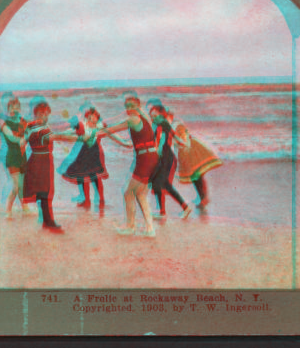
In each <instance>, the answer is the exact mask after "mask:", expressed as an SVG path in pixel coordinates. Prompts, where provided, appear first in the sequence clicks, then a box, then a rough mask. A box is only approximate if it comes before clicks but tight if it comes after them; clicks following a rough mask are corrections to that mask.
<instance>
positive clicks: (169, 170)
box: [149, 105, 192, 219]
mask: <svg viewBox="0 0 300 348" xmlns="http://www.w3.org/2000/svg"><path fill="white" fill-rule="evenodd" d="M149 114H150V116H151V119H152V121H153V123H155V124H156V126H157V127H156V131H155V136H156V143H157V147H158V154H159V157H160V161H159V165H158V168H157V172H156V174H155V175H154V177H153V179H152V189H153V192H154V194H155V195H156V197H157V199H158V203H159V208H160V212H159V214H156V215H155V217H157V218H161V217H164V216H165V215H166V207H165V192H168V193H169V194H170V195H171V197H172V198H174V199H175V201H176V202H177V203H178V204H180V206H181V208H182V209H183V211H182V213H181V217H182V218H183V219H186V218H187V217H188V216H189V214H190V213H191V211H192V209H191V208H190V207H189V206H188V204H187V203H186V202H185V201H184V199H183V198H182V197H181V195H180V194H179V193H178V191H177V190H176V189H175V188H174V186H173V185H172V182H173V179H174V174H175V170H176V167H177V159H176V157H175V155H174V153H173V151H172V148H171V146H172V141H173V138H175V140H176V141H178V142H180V143H182V145H184V142H183V141H182V140H181V139H180V138H178V137H177V136H176V134H175V132H174V130H173V129H172V127H171V125H170V123H169V122H168V120H167V116H168V115H167V112H166V110H165V108H164V106H162V105H154V106H153V107H152V108H151V110H150V112H149Z"/></svg>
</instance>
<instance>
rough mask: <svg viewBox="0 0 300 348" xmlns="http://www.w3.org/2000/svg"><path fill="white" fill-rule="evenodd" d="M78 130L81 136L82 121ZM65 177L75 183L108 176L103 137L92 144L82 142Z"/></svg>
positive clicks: (82, 130) (82, 129)
mask: <svg viewBox="0 0 300 348" xmlns="http://www.w3.org/2000/svg"><path fill="white" fill-rule="evenodd" d="M77 130H78V131H77V134H78V135H79V136H81V135H83V134H84V132H85V131H84V127H83V125H82V123H80V124H79V125H78V127H77ZM63 178H64V179H66V180H68V181H70V182H72V183H74V184H78V183H83V182H90V181H97V180H98V179H107V178H108V173H107V170H106V166H105V157H104V152H103V149H102V146H101V139H97V141H95V142H94V143H93V145H92V146H89V145H88V144H86V143H85V142H84V143H83V144H82V147H81V149H80V151H79V153H78V156H77V157H76V159H75V160H74V162H73V163H72V164H71V165H70V166H69V167H68V169H67V170H66V172H65V173H64V174H63Z"/></svg>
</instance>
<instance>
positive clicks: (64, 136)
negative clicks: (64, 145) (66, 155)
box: [49, 133, 78, 142]
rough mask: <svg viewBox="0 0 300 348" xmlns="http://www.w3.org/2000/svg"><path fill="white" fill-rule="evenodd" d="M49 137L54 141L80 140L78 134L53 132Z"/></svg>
mask: <svg viewBox="0 0 300 348" xmlns="http://www.w3.org/2000/svg"><path fill="white" fill-rule="evenodd" d="M49 139H50V140H52V141H67V142H75V141H77V140H78V136H77V135H71V134H70V135H67V134H59V133H57V134H55V133H52V134H51V135H49Z"/></svg>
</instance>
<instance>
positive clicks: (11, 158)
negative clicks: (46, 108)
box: [2, 118, 27, 174]
mask: <svg viewBox="0 0 300 348" xmlns="http://www.w3.org/2000/svg"><path fill="white" fill-rule="evenodd" d="M4 126H7V127H8V128H9V129H10V130H11V131H12V133H13V135H14V136H17V137H22V136H24V132H25V128H26V121H25V120H24V119H23V118H21V119H20V121H19V122H14V121H11V120H10V119H7V120H6V121H5V123H4V125H3V127H4ZM3 127H2V128H3ZM3 135H4V139H5V141H6V143H7V147H8V149H7V153H6V167H7V168H8V169H9V171H10V172H11V173H15V172H20V173H21V174H24V172H25V166H26V162H27V158H26V152H25V148H21V147H20V145H19V144H18V143H13V142H12V141H10V140H9V139H8V137H7V136H6V135H5V134H3Z"/></svg>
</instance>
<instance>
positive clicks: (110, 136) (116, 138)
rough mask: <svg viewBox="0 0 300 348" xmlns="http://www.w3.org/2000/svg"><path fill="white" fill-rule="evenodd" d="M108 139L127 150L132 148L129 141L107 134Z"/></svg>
mask: <svg viewBox="0 0 300 348" xmlns="http://www.w3.org/2000/svg"><path fill="white" fill-rule="evenodd" d="M108 137H109V138H110V139H112V140H113V141H115V142H116V143H117V144H119V145H122V146H124V147H128V148H132V147H133V145H132V142H131V141H130V140H127V139H124V138H122V137H120V136H119V135H117V134H108Z"/></svg>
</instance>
